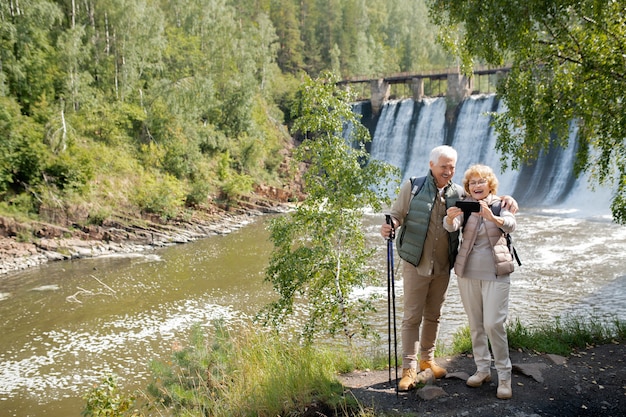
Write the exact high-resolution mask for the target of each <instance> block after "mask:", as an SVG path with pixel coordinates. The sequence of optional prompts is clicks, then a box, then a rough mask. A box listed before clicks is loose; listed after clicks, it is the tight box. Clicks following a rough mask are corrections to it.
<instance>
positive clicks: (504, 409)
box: [340, 344, 626, 417]
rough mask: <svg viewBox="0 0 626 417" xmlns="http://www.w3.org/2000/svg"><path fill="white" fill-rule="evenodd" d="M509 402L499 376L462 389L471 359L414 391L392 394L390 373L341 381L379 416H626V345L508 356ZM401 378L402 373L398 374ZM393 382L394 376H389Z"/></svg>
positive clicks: (457, 360)
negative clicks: (502, 397) (498, 389)
mask: <svg viewBox="0 0 626 417" xmlns="http://www.w3.org/2000/svg"><path fill="white" fill-rule="evenodd" d="M511 361H512V363H513V383H512V387H513V398H512V399H510V400H499V399H497V398H496V387H497V374H496V371H495V369H493V370H492V377H493V380H492V382H491V383H487V384H484V385H483V386H481V387H479V388H470V387H468V386H467V385H466V384H465V380H466V379H467V377H468V376H469V375H471V374H473V373H474V371H475V365H474V361H473V359H472V358H471V357H469V356H467V355H459V356H455V357H451V358H438V359H437V362H438V363H439V364H441V365H444V366H445V367H446V368H447V370H448V375H447V377H446V378H443V379H440V380H436V381H434V383H433V384H432V385H427V386H426V387H424V388H421V389H419V390H416V391H411V392H408V393H398V394H397V395H396V392H395V381H394V383H393V384H390V383H389V372H388V371H375V372H352V373H350V374H345V375H341V376H340V381H341V382H342V383H343V385H344V386H345V387H346V395H353V396H354V397H356V398H357V399H358V401H359V403H360V404H361V405H362V406H363V407H366V408H368V409H372V408H373V409H374V410H376V413H377V415H382V413H384V415H390V416H393V415H403V416H418V415H419V416H438V417H452V416H459V417H491V416H493V417H496V416H497V417H504V416H511V417H536V416H541V417H548V416H555V417H557V416H558V417H564V416H594V417H595V416H612V417H618V416H626V345H624V344H608V345H601V346H596V347H591V348H589V349H586V350H582V351H578V352H576V353H574V354H572V355H571V356H569V357H568V358H563V357H560V356H555V355H537V354H532V353H523V352H516V351H515V352H511ZM399 373H400V371H399ZM392 374H393V375H392V379H395V372H392Z"/></svg>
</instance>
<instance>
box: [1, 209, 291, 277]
mask: <svg viewBox="0 0 626 417" xmlns="http://www.w3.org/2000/svg"><path fill="white" fill-rule="evenodd" d="M291 208H292V205H291V204H290V203H287V202H284V201H281V200H259V201H255V202H246V203H245V204H241V205H238V206H237V207H235V208H231V207H223V208H219V207H212V208H211V209H210V210H196V211H194V212H193V213H191V215H190V216H189V217H188V218H185V219H182V218H178V219H175V220H171V221H168V222H162V221H161V220H160V219H158V218H155V217H150V216H142V217H141V218H139V217H119V216H117V217H111V218H109V219H106V220H105V221H103V222H102V225H98V226H96V225H89V226H84V227H76V226H73V227H72V226H63V225H58V224H52V223H45V222H39V221H37V222H35V221H33V222H20V221H17V220H15V219H14V218H10V217H1V216H0V279H1V276H2V275H6V274H9V273H12V272H17V271H20V270H24V269H28V268H31V267H34V266H38V265H42V264H45V263H48V262H57V261H63V260H71V259H81V258H93V257H98V256H104V255H110V254H116V253H133V252H144V251H147V250H151V249H154V248H159V247H164V246H170V245H177V244H183V243H189V242H192V241H195V240H198V239H203V238H207V237H210V236H215V235H224V234H228V233H231V232H232V231H235V230H237V229H239V228H241V227H243V226H245V225H246V224H248V223H250V222H251V221H252V220H253V219H254V218H255V217H258V216H261V215H265V214H274V213H284V212H287V211H289V210H290V209H291Z"/></svg>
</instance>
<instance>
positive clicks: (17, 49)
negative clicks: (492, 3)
mask: <svg viewBox="0 0 626 417" xmlns="http://www.w3.org/2000/svg"><path fill="white" fill-rule="evenodd" d="M415 3H416V4H407V3H406V2H402V1H400V0H392V1H380V0H378V1H375V2H373V3H372V2H369V3H368V2H365V1H363V0H322V1H319V0H303V1H300V0H298V1H296V0H271V1H265V2H252V1H246V2H242V1H232V0H185V1H180V2H169V1H161V0H156V1H147V0H101V1H97V2H96V1H85V2H75V1H72V2H69V1H66V0H24V1H16V0H9V1H3V2H0V63H1V64H2V65H0V154H1V155H2V157H1V158H0V202H3V203H5V204H6V205H8V206H11V205H14V204H16V203H15V202H20V204H19V207H28V209H29V210H30V212H29V213H25V214H28V215H35V216H36V215H37V214H39V213H38V209H39V207H41V204H38V202H37V200H38V196H37V193H38V192H40V191H39V188H40V187H46V189H47V190H49V191H53V192H54V194H55V198H58V199H60V200H64V199H67V198H70V196H71V198H72V199H75V200H78V199H83V201H82V202H81V201H74V202H73V203H76V204H81V205H82V206H83V207H86V208H87V207H91V208H94V209H95V210H96V211H100V212H102V213H116V212H118V213H119V212H125V213H128V212H134V213H137V212H140V211H152V212H157V213H159V214H161V213H164V215H165V217H173V216H175V215H177V213H180V211H181V205H180V199H179V196H180V195H181V194H182V195H185V196H186V197H185V199H184V202H185V204H189V205H192V206H198V205H199V204H202V203H204V202H207V201H210V200H209V199H208V198H209V195H208V192H209V191H211V193H212V194H213V195H215V196H222V197H226V198H228V199H230V200H232V201H230V203H236V200H237V199H239V198H241V197H242V196H245V195H246V194H248V193H249V192H250V190H252V189H254V188H255V186H256V185H260V184H271V185H272V186H277V187H282V186H284V184H285V182H288V181H291V179H292V177H291V176H290V175H289V173H287V172H285V170H284V169H283V167H284V164H283V162H284V160H285V158H286V157H288V152H285V151H284V150H290V149H291V146H292V138H291V137H290V136H289V134H288V131H287V129H285V125H286V126H289V125H290V124H291V122H292V120H291V117H292V113H291V110H292V107H293V106H294V104H296V103H297V98H296V97H295V91H296V89H297V86H298V85H299V84H300V79H301V77H302V76H303V74H304V73H305V72H309V73H310V74H313V75H315V74H320V73H321V72H322V71H324V70H328V69H332V70H333V71H334V72H335V73H336V74H341V75H342V76H352V75H364V74H367V75H371V74H378V73H381V72H397V71H417V70H423V69H431V68H434V67H444V66H449V65H448V64H449V62H450V59H449V56H447V55H445V53H443V52H442V51H443V50H442V48H441V47H440V46H438V45H437V44H436V43H435V42H434V39H432V33H433V30H432V25H431V24H430V23H428V22H427V16H426V14H425V12H424V10H425V2H424V0H419V1H418V2H415ZM113 153H116V154H117V155H116V157H117V159H119V161H111V160H110V159H108V158H109V156H110V154H113ZM103 155H104V157H106V158H107V160H106V161H104V162H105V163H104V164H102V163H100V162H102V160H103ZM113 165H121V166H123V169H121V170H114V169H112V166H113ZM131 166H132V169H131V170H129V169H127V168H128V167H131ZM144 172H150V175H148V176H146V175H144V174H143V173H144ZM150 176H153V178H169V176H171V177H173V178H175V179H176V181H173V180H172V181H170V180H168V181H167V184H168V186H171V187H175V189H172V193H173V195H174V197H172V198H164V196H163V195H161V194H157V195H156V196H154V198H150V197H149V196H146V195H142V196H140V198H132V197H133V196H132V194H131V191H132V190H135V189H138V190H141V189H145V188H150V187H152V186H153V184H149V183H148V184H137V183H132V182H133V181H142V180H144V179H146V178H149V177H150ZM202 182H203V183H204V184H202ZM131 183H132V184H131ZM120 185H121V186H122V187H121V188H120ZM151 200H152V201H151ZM28 201H30V202H31V203H30V204H25V203H27V202H28ZM63 205H64V203H63V202H59V206H63ZM65 205H67V204H65ZM16 208H17V206H14V207H12V208H10V209H9V211H12V210H13V209H16ZM90 217H91V218H101V216H100V215H99V214H93V215H90ZM68 221H78V219H68Z"/></svg>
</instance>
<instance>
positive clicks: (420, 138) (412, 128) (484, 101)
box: [355, 94, 611, 216]
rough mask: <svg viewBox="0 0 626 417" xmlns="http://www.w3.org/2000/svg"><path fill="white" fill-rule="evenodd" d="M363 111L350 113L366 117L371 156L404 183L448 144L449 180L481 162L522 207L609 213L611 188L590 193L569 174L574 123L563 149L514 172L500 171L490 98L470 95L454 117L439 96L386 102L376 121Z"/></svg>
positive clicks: (495, 103) (497, 107) (499, 106)
mask: <svg viewBox="0 0 626 417" xmlns="http://www.w3.org/2000/svg"><path fill="white" fill-rule="evenodd" d="M365 103H367V102H365ZM366 107H367V106H366V105H364V104H363V103H361V104H360V105H359V106H358V107H355V109H356V111H358V112H360V113H361V114H362V115H363V118H364V119H366V120H363V123H364V124H365V125H366V126H368V128H369V129H370V133H371V135H372V143H371V146H370V155H371V158H372V159H376V160H380V161H384V162H387V163H389V164H392V165H394V166H396V167H398V168H399V169H400V172H401V177H402V180H403V181H405V180H407V179H408V178H409V177H411V176H421V175H424V174H425V173H426V172H427V170H428V158H429V154H430V150H431V149H432V148H433V147H435V146H438V145H442V144H449V145H451V146H452V147H454V148H455V149H456V150H457V151H458V153H459V160H458V161H457V169H456V174H455V177H454V181H455V182H457V183H461V181H462V178H463V174H464V173H465V170H466V169H467V168H468V167H469V166H470V165H472V164H476V163H481V164H485V165H489V166H490V167H492V168H493V169H494V172H495V173H496V175H497V176H498V180H499V182H500V186H499V189H498V193H499V194H510V195H513V196H514V197H515V198H516V199H517V200H518V202H519V203H520V206H521V207H525V208H537V209H544V210H552V209H556V210H563V211H568V212H576V211H578V212H581V213H583V214H585V215H589V214H592V215H603V216H606V215H609V213H610V210H609V207H610V198H611V192H610V190H607V189H596V190H591V189H590V187H589V184H588V181H589V180H588V177H587V176H582V177H581V178H576V176H575V174H574V161H575V155H576V136H577V134H578V128H577V126H576V124H575V123H571V126H570V131H569V144H568V147H567V148H560V147H557V146H552V147H550V149H548V150H547V151H542V152H541V153H540V155H539V157H538V159H537V160H536V161H533V162H531V163H530V164H528V165H523V166H522V167H520V168H519V169H518V170H511V169H510V168H509V169H507V170H504V169H503V168H502V164H501V161H500V158H501V155H500V154H499V153H498V151H497V150H496V149H495V144H496V140H497V135H496V132H495V131H494V129H493V127H492V126H491V121H492V120H491V119H492V118H491V115H490V114H491V113H492V112H503V111H505V110H506V107H505V104H503V103H502V102H501V101H500V100H498V98H497V97H496V95H495V94H487V95H485V94H481V95H474V96H471V97H469V98H467V99H465V100H464V101H463V102H462V103H461V104H460V105H459V106H458V108H457V112H456V114H455V115H453V116H450V115H448V116H447V117H446V99H445V98H443V97H440V98H429V99H424V100H422V101H417V102H416V101H414V100H413V99H403V100H392V101H388V102H386V103H385V105H384V106H383V107H382V109H381V112H380V115H379V116H378V117H376V116H373V115H371V111H369V112H368V109H366ZM584 203H586V204H584ZM582 204H584V206H583V205H582Z"/></svg>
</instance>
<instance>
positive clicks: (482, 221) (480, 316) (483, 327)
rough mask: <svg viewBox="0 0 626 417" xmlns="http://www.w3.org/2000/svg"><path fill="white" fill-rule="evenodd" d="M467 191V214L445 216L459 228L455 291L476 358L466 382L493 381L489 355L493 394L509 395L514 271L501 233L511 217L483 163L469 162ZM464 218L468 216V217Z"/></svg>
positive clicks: (450, 226)
mask: <svg viewBox="0 0 626 417" xmlns="http://www.w3.org/2000/svg"><path fill="white" fill-rule="evenodd" d="M463 186H464V187H465V191H466V192H467V194H468V198H467V199H466V200H465V201H473V202H477V204H478V206H476V204H475V206H476V207H474V210H477V211H473V212H470V211H468V210H465V211H464V210H462V209H461V208H459V207H450V208H449V209H448V210H447V212H446V216H445V217H444V219H443V225H444V228H445V229H446V230H447V231H449V232H454V231H457V230H459V229H461V228H462V229H463V230H462V242H461V245H460V248H459V254H458V256H457V258H456V262H455V264H454V271H455V273H456V275H457V277H458V284H459V292H460V294H461V300H462V302H463V307H464V308H465V312H466V314H467V317H468V321H469V326H470V332H471V338H472V350H473V354H474V362H475V363H476V368H477V371H476V373H475V374H474V375H472V376H471V377H470V378H469V379H468V380H467V385H468V386H470V387H479V386H481V385H482V383H483V382H489V381H491V369H490V365H491V354H490V352H489V342H491V349H492V351H493V357H494V361H495V366H496V370H497V372H498V390H497V397H498V398H502V399H507V398H511V397H512V395H513V392H512V389H511V360H510V358H509V344H508V340H507V335H506V329H505V322H506V320H507V316H508V309H509V287H510V282H511V281H510V274H511V272H513V270H514V264H513V257H512V255H511V253H510V251H509V248H508V246H507V240H506V235H505V233H510V232H512V231H513V230H515V225H516V222H515V217H514V216H513V214H511V213H510V212H509V211H508V210H506V209H504V208H501V209H500V210H494V211H495V212H496V213H499V214H498V215H495V214H494V211H492V207H491V206H492V205H494V204H496V205H499V204H500V199H499V198H498V197H497V196H496V192H497V190H498V179H497V178H496V176H495V174H494V173H493V170H492V169H491V168H489V167H488V166H485V165H473V166H471V167H470V168H469V169H468V170H467V171H466V172H465V176H464V178H463ZM466 217H467V218H466Z"/></svg>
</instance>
